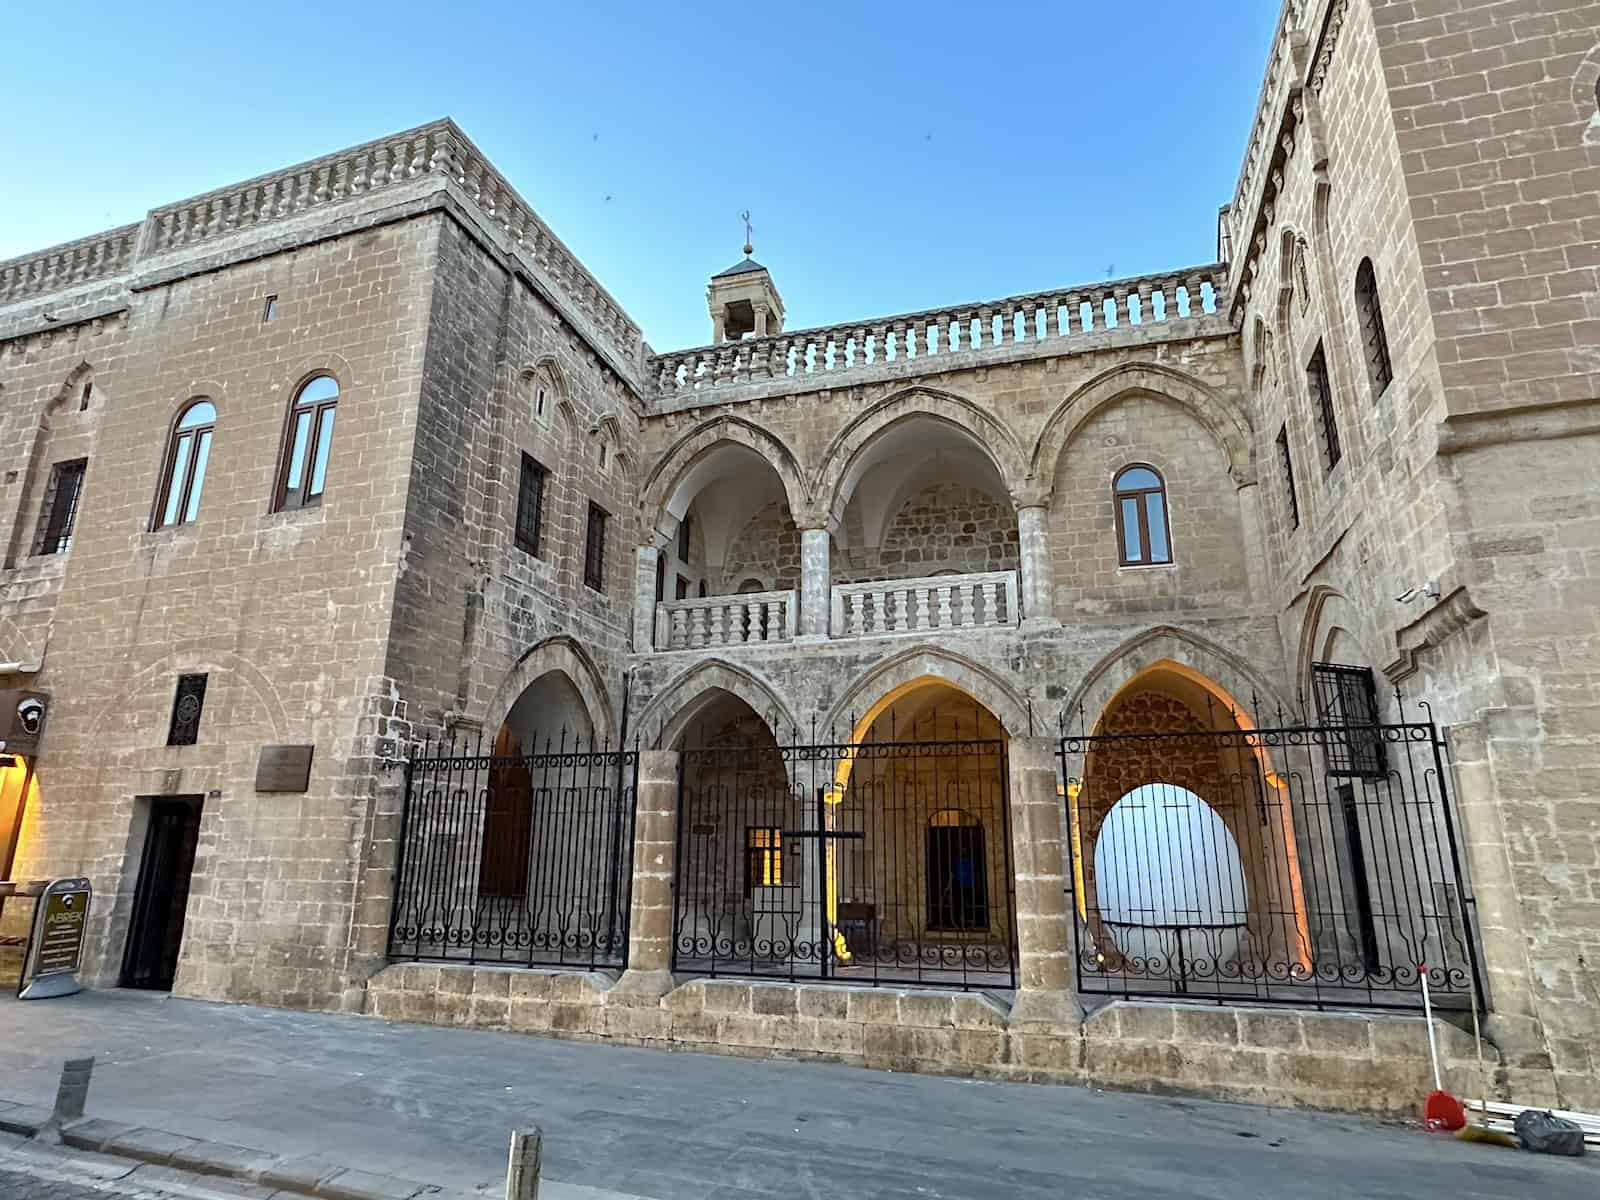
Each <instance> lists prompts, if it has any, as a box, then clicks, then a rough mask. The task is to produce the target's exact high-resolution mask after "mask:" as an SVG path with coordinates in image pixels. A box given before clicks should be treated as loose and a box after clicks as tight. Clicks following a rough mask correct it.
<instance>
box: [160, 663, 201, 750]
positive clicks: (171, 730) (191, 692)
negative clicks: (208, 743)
mask: <svg viewBox="0 0 1600 1200" xmlns="http://www.w3.org/2000/svg"><path fill="white" fill-rule="evenodd" d="M205 706H206V677H205V676H204V675H179V676H178V689H177V691H176V693H175V694H174V695H173V697H172V723H171V724H170V725H168V726H167V745H169V746H192V745H194V744H195V742H196V741H198V740H199V738H200V714H201V712H202V711H204V709H205Z"/></svg>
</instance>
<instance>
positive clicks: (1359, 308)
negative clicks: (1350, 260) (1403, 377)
mask: <svg viewBox="0 0 1600 1200" xmlns="http://www.w3.org/2000/svg"><path fill="white" fill-rule="evenodd" d="M1356 316H1357V318H1358V319H1359V320H1360V322H1361V346H1362V349H1363V351H1364V352H1365V354H1366V359H1367V378H1368V379H1370V380H1371V381H1372V398H1373V399H1374V400H1376V399H1377V398H1378V397H1379V396H1381V395H1383V391H1384V389H1385V388H1387V387H1388V386H1389V381H1390V380H1392V379H1393V378H1394V367H1393V366H1392V365H1391V364H1390V362H1389V336H1388V334H1386V333H1385V332H1384V329H1383V308H1382V306H1381V305H1379V303H1378V278H1377V275H1376V274H1375V273H1374V272H1373V270H1372V260H1371V259H1370V258H1363V259H1362V260H1361V265H1360V266H1359V267H1357V268H1356Z"/></svg>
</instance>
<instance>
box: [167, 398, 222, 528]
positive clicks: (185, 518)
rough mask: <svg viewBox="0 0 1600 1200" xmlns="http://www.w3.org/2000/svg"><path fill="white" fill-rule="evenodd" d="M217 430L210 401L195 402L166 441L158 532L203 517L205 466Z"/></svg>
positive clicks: (214, 412)
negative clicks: (202, 493) (199, 516)
mask: <svg viewBox="0 0 1600 1200" xmlns="http://www.w3.org/2000/svg"><path fill="white" fill-rule="evenodd" d="M216 427H217V410H216V408H215V406H213V405H212V403H211V401H209V400H196V401H195V402H194V403H193V404H191V405H189V407H188V408H186V409H184V410H183V412H182V413H180V414H179V416H178V419H177V421H176V422H174V423H173V426H172V436H171V437H170V438H168V439H167V460H166V466H165V467H164V468H163V469H162V473H161V494H160V496H159V497H158V498H157V500H156V522H155V527H156V528H157V529H165V528H167V527H168V526H169V525H186V524H188V523H189V522H190V521H192V520H194V519H195V517H196V516H198V515H199V513H200V492H201V489H202V488H204V487H205V482H206V464H207V463H208V462H209V461H210V459H211V435H212V433H213V432H214V431H215V429H216Z"/></svg>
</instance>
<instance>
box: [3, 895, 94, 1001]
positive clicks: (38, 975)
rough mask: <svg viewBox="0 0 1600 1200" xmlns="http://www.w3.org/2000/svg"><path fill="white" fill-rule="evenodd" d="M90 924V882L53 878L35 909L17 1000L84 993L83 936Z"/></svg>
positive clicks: (18, 985) (40, 896) (37, 901)
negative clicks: (80, 972) (80, 977)
mask: <svg viewBox="0 0 1600 1200" xmlns="http://www.w3.org/2000/svg"><path fill="white" fill-rule="evenodd" d="M88 925H89V881H88V880H87V879H81V878H78V879H52V880H51V881H50V882H49V883H48V884H46V885H45V888H44V891H42V892H40V893H39V897H38V899H37V900H36V901H35V902H34V907H33V928H32V930H31V931H30V932H29V935H28V947H27V950H26V951H24V956H23V960H22V978H21V979H20V980H19V981H18V984H17V998H18V999H21V1000H42V999H45V998H47V997H50V996H70V995H72V994H73V993H75V992H79V991H82V990H83V988H82V985H81V984H79V982H78V968H79V967H80V966H82V965H83V935H84V933H85V931H86V930H87V928H88Z"/></svg>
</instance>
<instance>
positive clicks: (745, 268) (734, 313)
mask: <svg viewBox="0 0 1600 1200" xmlns="http://www.w3.org/2000/svg"><path fill="white" fill-rule="evenodd" d="M739 219H740V220H741V221H743V222H744V258H743V260H742V261H740V262H736V263H734V264H733V266H731V267H729V268H728V269H727V270H726V271H718V272H717V273H716V274H715V275H713V276H712V277H711V284H710V286H709V287H707V288H706V306H707V307H708V308H709V309H710V310H711V340H712V341H713V342H728V341H738V340H739V339H740V338H747V337H770V336H771V335H773V334H775V333H782V332H783V297H781V296H779V295H778V288H777V285H776V284H774V283H773V282H772V276H771V275H769V274H768V273H767V269H766V268H765V267H763V266H762V265H761V264H760V263H758V262H757V261H756V260H755V259H754V258H752V257H750V256H751V255H752V254H754V253H755V250H756V247H755V236H754V235H755V230H754V228H753V227H752V226H751V224H750V210H749V209H748V208H747V209H745V210H744V211H743V212H742V213H740V214H739Z"/></svg>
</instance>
